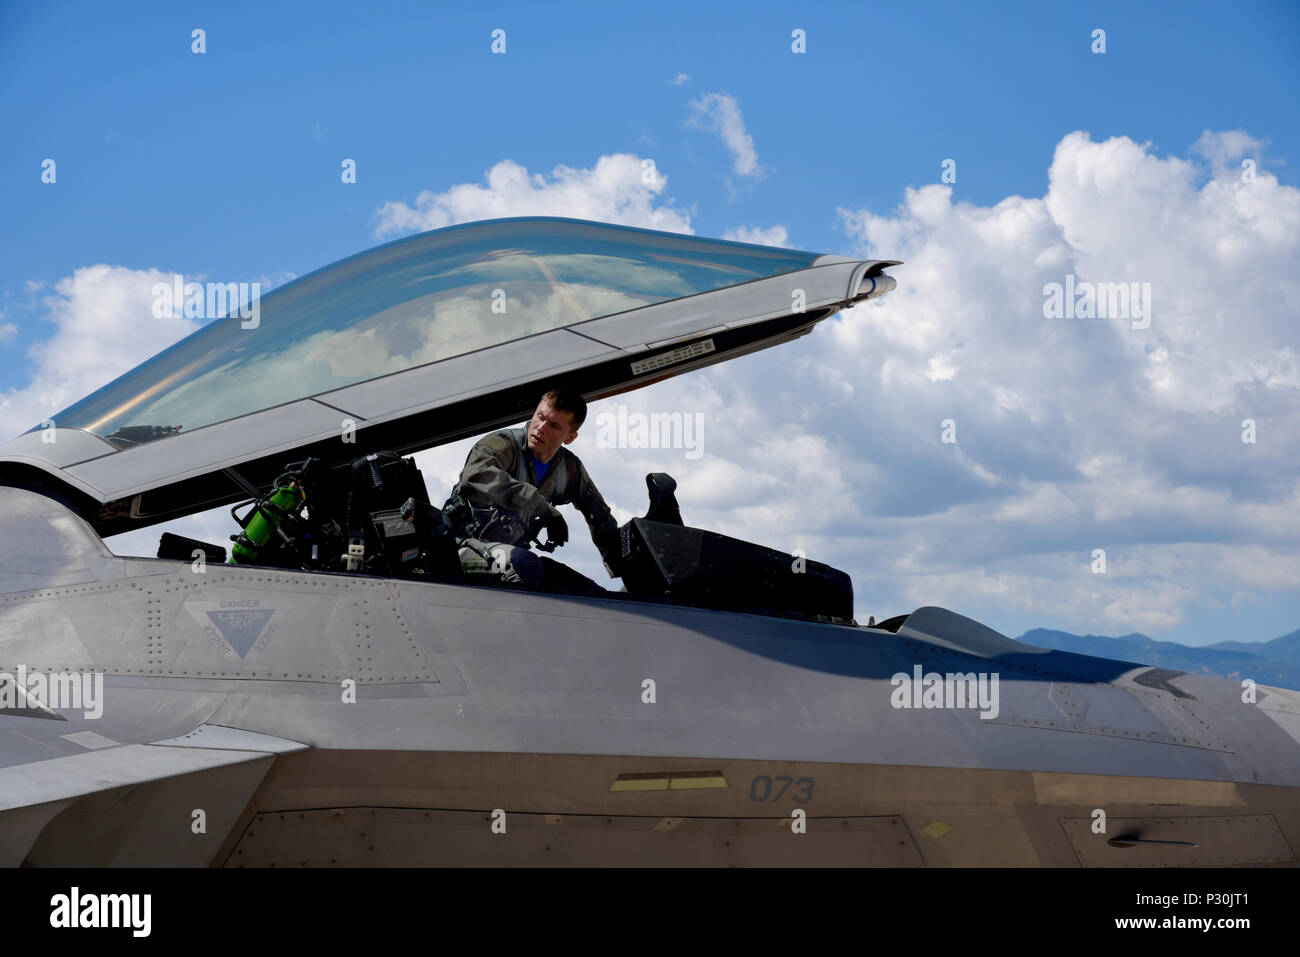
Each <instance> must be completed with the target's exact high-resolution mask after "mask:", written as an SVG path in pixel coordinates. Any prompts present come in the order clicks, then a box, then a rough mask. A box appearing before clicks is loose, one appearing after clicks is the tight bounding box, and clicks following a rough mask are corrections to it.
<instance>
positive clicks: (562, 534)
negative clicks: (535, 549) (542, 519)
mask: <svg viewBox="0 0 1300 957" xmlns="http://www.w3.org/2000/svg"><path fill="white" fill-rule="evenodd" d="M545 528H546V544H548V545H555V546H557V547H558V546H560V545H563V544H564V543H565V542H567V541H568V540H569V523H568V522H566V521H565V520H564V516H563V515H561V514H560V510H559V509H556V508H553V509H551V514H550V515H548V516H546V526H545Z"/></svg>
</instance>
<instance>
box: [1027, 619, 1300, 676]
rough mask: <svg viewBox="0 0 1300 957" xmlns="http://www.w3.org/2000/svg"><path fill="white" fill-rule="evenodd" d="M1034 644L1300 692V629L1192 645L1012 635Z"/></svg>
mask: <svg viewBox="0 0 1300 957" xmlns="http://www.w3.org/2000/svg"><path fill="white" fill-rule="evenodd" d="M1017 640H1018V641H1023V642H1025V643H1026V644H1029V645H1037V646H1038V647H1039V648H1052V649H1055V650H1057V651H1073V652H1077V653H1079V654H1083V655H1095V656H1097V657H1099V658H1118V659H1119V660H1121V661H1136V662H1141V663H1142V664H1148V665H1159V666H1160V667H1162V668H1175V669H1177V670H1179V671H1190V672H1193V673H1195V674H1202V675H1215V676H1217V677H1220V678H1234V679H1238V680H1240V679H1242V678H1253V679H1254V680H1255V681H1256V682H1258V683H1259V684H1265V685H1273V686H1275V687H1278V688H1291V689H1294V690H1298V691H1300V629H1297V630H1296V631H1293V632H1291V633H1290V634H1287V635H1283V636H1282V637H1280V638H1274V639H1273V640H1272V641H1261V642H1254V643H1251V642H1244V641H1221V642H1218V643H1217V644H1213V645H1206V646H1204V647H1200V648H1193V647H1191V646H1190V645H1181V644H1179V643H1178V642H1176V641H1156V640H1155V639H1153V638H1148V637H1147V636H1146V635H1141V634H1137V633H1136V632H1135V633H1133V634H1131V635H1124V636H1123V637H1122V638H1106V637H1104V636H1101V635H1074V634H1071V633H1070V632H1068V631H1054V630H1052V629H1050V628H1033V629H1031V630H1029V631H1027V632H1025V633H1024V634H1023V635H1021V636H1020V637H1019V639H1017Z"/></svg>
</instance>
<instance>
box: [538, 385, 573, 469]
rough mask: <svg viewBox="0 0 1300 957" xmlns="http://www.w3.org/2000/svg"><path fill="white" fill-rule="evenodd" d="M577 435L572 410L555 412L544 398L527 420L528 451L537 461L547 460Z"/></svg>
mask: <svg viewBox="0 0 1300 957" xmlns="http://www.w3.org/2000/svg"><path fill="white" fill-rule="evenodd" d="M577 437H578V430H577V429H575V428H573V413H572V412H557V411H556V410H555V409H553V408H551V403H549V402H547V401H546V400H545V399H543V400H542V403H541V405H539V406H538V407H537V411H536V412H534V413H533V417H532V419H530V420H529V422H528V451H530V452H532V453H533V458H535V459H537V460H538V461H539V462H549V461H550V460H551V458H552V457H553V456H554V455H555V453H556V452H557V451H559V448H560V446H561V445H568V444H569V443H570V442H572V441H573V440H574V439H576V438H577Z"/></svg>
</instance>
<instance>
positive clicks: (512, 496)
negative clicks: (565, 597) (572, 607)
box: [443, 389, 621, 590]
mask: <svg viewBox="0 0 1300 957" xmlns="http://www.w3.org/2000/svg"><path fill="white" fill-rule="evenodd" d="M586 418H587V403H586V402H585V401H583V398H582V396H580V395H578V394H577V393H575V392H569V391H567V390H563V389H553V390H551V391H550V392H547V393H546V394H545V395H544V396H542V398H541V401H540V402H538V404H537V410H536V411H535V412H534V413H533V417H532V419H530V420H529V422H528V424H527V425H526V426H524V427H523V428H518V429H506V430H503V431H500V432H494V433H492V434H491V435H487V436H484V437H483V438H481V439H479V440H478V441H477V442H476V443H474V447H473V448H472V449H470V452H469V457H468V458H467V459H466V460H465V468H464V469H463V470H462V471H461V473H460V482H459V483H458V484H457V485H456V487H455V488H453V489H452V491H451V496H450V497H449V498H448V499H447V503H446V505H445V506H443V521H444V523H445V524H446V525H447V526H448V527H449V528H450V529H451V531H452V533H453V534H454V535H455V536H456V541H457V544H458V545H459V546H460V562H461V568H462V569H463V570H464V571H465V573H466V574H469V575H483V574H489V575H494V576H497V577H499V578H500V580H501V581H502V582H504V583H506V584H512V585H525V586H529V587H533V588H539V587H543V586H552V585H556V584H560V583H561V582H563V580H564V579H565V578H570V582H572V581H573V579H578V580H580V581H582V582H586V583H587V585H588V586H590V587H592V588H597V586H595V585H594V583H592V582H590V581H589V580H588V579H586V578H583V576H581V575H578V573H577V572H574V571H572V570H571V569H568V568H567V567H566V566H563V565H561V564H560V563H559V562H554V561H551V560H549V559H545V560H544V559H542V558H541V557H540V556H538V555H536V554H534V553H533V552H532V551H531V550H530V549H529V548H528V541H529V539H531V538H532V537H533V536H534V535H535V534H537V533H538V532H540V530H541V529H542V528H545V529H546V537H547V544H548V545H549V544H550V543H555V544H556V545H563V544H564V543H565V542H566V541H568V538H569V528H568V524H567V523H566V522H565V521H564V516H563V515H561V514H560V511H559V509H558V508H556V506H557V505H567V504H570V503H572V504H573V505H574V506H576V507H577V509H578V511H579V512H581V513H582V515H583V517H584V518H586V520H587V526H588V527H589V528H590V530H591V538H592V541H593V542H595V544H596V548H597V550H598V551H599V552H600V556H601V558H602V559H604V561H605V567H606V569H607V570H608V571H609V573H610V575H612V576H615V577H617V576H618V575H619V567H620V562H621V552H620V547H619V537H618V523H617V522H616V521H615V520H614V516H613V515H612V514H610V510H609V506H608V505H606V504H605V500H604V499H603V498H602V497H601V495H600V492H599V491H597V489H596V486H595V483H593V482H592V481H591V478H590V477H589V476H588V475H587V470H586V469H585V468H583V465H582V462H581V461H579V459H578V457H577V456H576V455H574V454H573V453H572V452H570V451H569V450H568V449H567V448H565V446H566V445H569V444H570V443H571V442H572V441H573V440H574V439H576V438H577V437H578V429H579V428H580V427H581V426H582V423H583V422H584V421H585V420H586ZM566 573H567V574H566ZM570 576H571V577H570ZM597 590H599V589H598V588H597Z"/></svg>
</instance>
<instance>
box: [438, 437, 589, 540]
mask: <svg viewBox="0 0 1300 957" xmlns="http://www.w3.org/2000/svg"><path fill="white" fill-rule="evenodd" d="M518 456H519V446H517V445H515V443H514V442H513V441H511V440H510V438H509V437H507V436H504V435H497V434H495V433H494V434H492V435H485V436H484V437H483V438H481V439H479V440H478V441H477V442H475V443H474V447H473V448H472V449H470V450H469V457H468V458H467V459H466V460H465V468H464V469H462V470H461V473H460V488H461V493H462V494H463V495H464V496H465V498H466V500H468V501H469V502H470V503H472V504H473V505H476V506H478V507H479V508H486V507H488V506H490V505H499V506H501V507H502V508H505V509H508V510H510V511H511V512H514V513H515V514H516V515H518V516H519V517H520V518H521V519H522V520H523V522H524V524H525V525H528V524H529V523H531V522H532V520H533V519H534V518H537V517H540V518H541V519H542V520H546V519H547V518H549V517H550V515H551V514H552V513H553V512H554V511H555V507H554V506H553V505H551V503H550V502H548V501H547V500H546V498H545V496H543V495H542V493H541V492H539V491H538V490H537V487H536V486H535V485H529V484H528V483H527V482H520V481H517V480H516V479H515V477H514V473H515V466H516V465H517V464H518V463H517V458H518ZM602 504H603V503H602Z"/></svg>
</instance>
